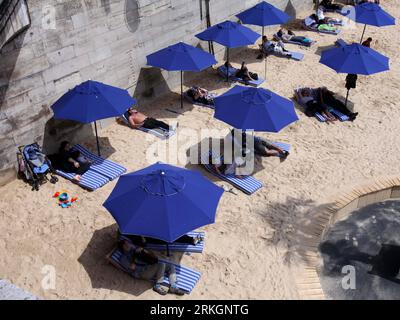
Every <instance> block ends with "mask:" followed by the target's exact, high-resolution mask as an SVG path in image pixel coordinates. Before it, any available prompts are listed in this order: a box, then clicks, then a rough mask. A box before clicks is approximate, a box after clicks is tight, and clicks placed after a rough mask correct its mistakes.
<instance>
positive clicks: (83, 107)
mask: <svg viewBox="0 0 400 320" xmlns="http://www.w3.org/2000/svg"><path fill="white" fill-rule="evenodd" d="M135 104H136V100H135V99H133V98H132V97H131V96H130V95H129V93H128V91H127V90H124V89H120V88H116V87H112V86H109V85H106V84H104V83H101V82H96V81H91V80H89V81H86V82H83V83H82V84H80V85H78V86H76V87H75V88H74V89H72V90H69V91H68V92H67V93H66V94H64V95H63V96H62V97H61V98H60V99H58V100H57V102H56V103H54V104H53V105H52V107H51V108H52V109H53V112H54V118H55V119H64V120H73V121H78V122H82V123H90V122H93V121H97V120H101V119H106V118H111V117H118V116H120V115H122V114H123V113H124V112H125V111H126V110H127V109H128V108H129V107H131V106H133V105H135Z"/></svg>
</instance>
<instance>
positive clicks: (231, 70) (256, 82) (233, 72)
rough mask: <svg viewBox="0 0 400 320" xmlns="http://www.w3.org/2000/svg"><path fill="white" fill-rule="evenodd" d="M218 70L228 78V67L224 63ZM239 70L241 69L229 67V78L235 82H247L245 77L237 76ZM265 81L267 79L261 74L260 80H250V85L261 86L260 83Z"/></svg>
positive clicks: (222, 75)
mask: <svg viewBox="0 0 400 320" xmlns="http://www.w3.org/2000/svg"><path fill="white" fill-rule="evenodd" d="M217 70H218V74H219V75H220V76H221V77H223V78H225V79H226V67H225V66H224V65H223V66H220V67H218V69H217ZM238 71H239V70H238V69H236V68H233V67H232V68H229V79H230V80H232V81H235V82H239V83H242V84H246V82H245V81H244V80H243V79H241V78H238V77H236V76H235V75H236V73H237V72H238ZM264 81H265V79H263V78H261V77H260V76H259V77H258V80H251V81H249V82H248V85H249V86H253V87H259V86H260V85H262V84H263V83H264Z"/></svg>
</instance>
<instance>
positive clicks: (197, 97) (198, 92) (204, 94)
mask: <svg viewBox="0 0 400 320" xmlns="http://www.w3.org/2000/svg"><path fill="white" fill-rule="evenodd" d="M187 94H188V96H189V97H190V98H191V99H193V101H195V102H199V103H202V104H206V105H210V106H211V105H214V99H213V98H211V97H210V93H209V92H208V91H207V90H206V89H203V88H200V87H196V86H193V87H191V88H190V89H189V90H188V91H187Z"/></svg>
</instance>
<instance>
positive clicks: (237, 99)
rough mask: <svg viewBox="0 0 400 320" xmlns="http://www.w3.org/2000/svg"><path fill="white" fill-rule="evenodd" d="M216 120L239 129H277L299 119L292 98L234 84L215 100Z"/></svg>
mask: <svg viewBox="0 0 400 320" xmlns="http://www.w3.org/2000/svg"><path fill="white" fill-rule="evenodd" d="M214 117H215V118H216V119H219V120H221V121H224V122H225V123H227V124H229V125H231V126H233V127H235V128H236V129H241V130H254V131H266V132H279V131H280V130H281V129H282V128H284V127H286V126H288V125H289V124H291V123H293V122H295V121H297V120H299V118H298V116H297V114H296V111H295V109H294V104H293V101H291V100H289V99H286V98H283V97H281V96H279V95H277V94H276V93H273V92H272V91H270V90H267V89H263V88H249V87H243V86H235V87H233V88H232V89H231V90H229V91H228V92H226V93H225V94H223V95H221V96H219V97H218V98H216V99H215V115H214Z"/></svg>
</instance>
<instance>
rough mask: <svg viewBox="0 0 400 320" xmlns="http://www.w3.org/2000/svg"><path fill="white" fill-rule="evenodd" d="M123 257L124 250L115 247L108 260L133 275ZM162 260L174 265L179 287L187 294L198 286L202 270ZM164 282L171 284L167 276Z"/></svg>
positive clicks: (167, 284)
mask: <svg viewBox="0 0 400 320" xmlns="http://www.w3.org/2000/svg"><path fill="white" fill-rule="evenodd" d="M121 257H122V252H121V251H119V250H118V249H115V250H113V252H112V253H111V254H110V255H108V256H107V259H108V261H110V262H111V264H112V265H114V266H115V267H117V268H118V269H121V270H123V271H125V272H126V273H128V274H129V275H131V276H132V273H131V271H130V270H127V269H125V268H124V267H123V266H122V265H121V264H120V259H121ZM160 262H163V263H165V264H170V265H173V266H174V267H175V270H176V279H177V282H176V285H177V287H178V288H179V289H181V290H183V291H185V293H187V294H189V293H191V292H192V290H193V288H194V287H195V286H196V284H197V282H198V281H199V279H200V272H198V271H195V270H193V269H189V268H186V267H183V266H181V265H178V264H175V263H172V262H171V261H167V260H162V259H160ZM163 284H164V285H166V286H169V281H168V277H167V276H165V277H164V281H163Z"/></svg>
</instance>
